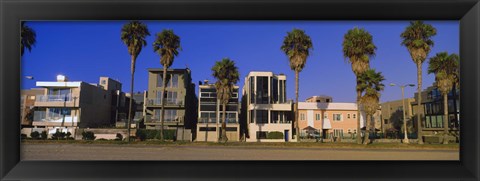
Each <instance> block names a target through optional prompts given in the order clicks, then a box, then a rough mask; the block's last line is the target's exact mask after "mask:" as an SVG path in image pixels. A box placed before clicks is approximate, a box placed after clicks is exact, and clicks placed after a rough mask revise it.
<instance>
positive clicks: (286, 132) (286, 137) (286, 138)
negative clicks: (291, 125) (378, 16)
mask: <svg viewBox="0 0 480 181" xmlns="http://www.w3.org/2000/svg"><path fill="white" fill-rule="evenodd" d="M288 132H289V131H288V130H285V132H284V133H285V134H283V135H284V136H285V142H288Z"/></svg>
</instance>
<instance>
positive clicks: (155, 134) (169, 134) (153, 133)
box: [135, 129, 175, 141]
mask: <svg viewBox="0 0 480 181" xmlns="http://www.w3.org/2000/svg"><path fill="white" fill-rule="evenodd" d="M163 131H164V133H163V134H164V137H163V138H164V139H165V140H174V136H175V130H163ZM135 136H136V137H137V138H139V139H140V140H142V141H144V140H146V139H158V140H159V139H160V130H156V129H138V130H137V133H136V135H135Z"/></svg>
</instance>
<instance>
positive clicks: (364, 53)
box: [342, 27, 377, 144]
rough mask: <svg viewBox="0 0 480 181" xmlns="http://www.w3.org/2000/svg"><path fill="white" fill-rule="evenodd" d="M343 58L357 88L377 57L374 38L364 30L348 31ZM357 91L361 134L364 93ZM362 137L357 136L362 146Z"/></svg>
mask: <svg viewBox="0 0 480 181" xmlns="http://www.w3.org/2000/svg"><path fill="white" fill-rule="evenodd" d="M342 46H343V56H344V57H345V58H346V59H348V62H349V63H350V64H351V65H352V71H353V73H354V74H355V76H356V82H357V86H358V85H359V76H360V75H362V74H363V73H365V72H366V71H367V70H368V69H370V58H372V57H373V56H375V50H376V49H377V47H376V46H375V44H373V37H372V35H370V33H369V32H368V31H366V30H365V29H363V28H357V27H355V28H353V29H351V30H348V32H347V33H346V34H345V36H344V38H343V43H342ZM356 91H357V115H358V116H357V134H359V133H360V115H361V114H360V98H361V96H362V91H361V90H359V89H356ZM361 143H362V140H361V137H360V136H357V144H361Z"/></svg>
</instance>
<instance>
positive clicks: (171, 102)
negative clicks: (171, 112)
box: [147, 98, 184, 106]
mask: <svg viewBox="0 0 480 181" xmlns="http://www.w3.org/2000/svg"><path fill="white" fill-rule="evenodd" d="M164 100H165V106H183V105H184V101H183V99H176V98H165V99H164ZM147 103H148V104H147V105H149V106H161V105H162V99H160V98H155V99H148V101H147Z"/></svg>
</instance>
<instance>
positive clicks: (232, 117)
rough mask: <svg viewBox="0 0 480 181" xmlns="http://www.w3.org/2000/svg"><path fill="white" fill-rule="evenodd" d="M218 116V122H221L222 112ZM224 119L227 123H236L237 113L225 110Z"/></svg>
mask: <svg viewBox="0 0 480 181" xmlns="http://www.w3.org/2000/svg"><path fill="white" fill-rule="evenodd" d="M219 118H220V123H222V122H223V121H222V119H223V113H220V116H219ZM225 119H226V120H227V123H237V113H232V112H227V113H226V116H225Z"/></svg>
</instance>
